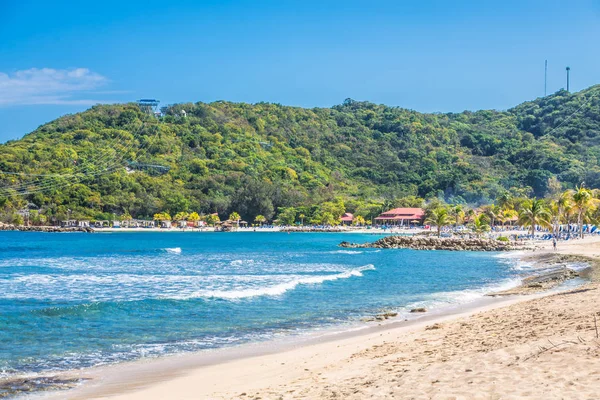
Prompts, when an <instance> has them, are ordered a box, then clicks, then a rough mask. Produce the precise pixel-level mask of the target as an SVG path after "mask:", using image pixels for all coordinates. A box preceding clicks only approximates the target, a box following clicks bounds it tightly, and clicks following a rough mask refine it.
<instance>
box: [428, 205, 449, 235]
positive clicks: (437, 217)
mask: <svg viewBox="0 0 600 400" xmlns="http://www.w3.org/2000/svg"><path fill="white" fill-rule="evenodd" d="M425 223H427V224H430V225H435V226H436V227H437V236H438V237H440V236H441V235H442V228H443V227H444V226H447V225H450V224H451V223H452V220H451V219H450V216H449V215H448V209H446V208H444V207H439V208H436V209H433V210H430V211H429V213H428V215H427V218H426V219H425Z"/></svg>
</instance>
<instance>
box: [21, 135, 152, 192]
mask: <svg viewBox="0 0 600 400" xmlns="http://www.w3.org/2000/svg"><path fill="white" fill-rule="evenodd" d="M157 134H158V132H157ZM157 134H155V136H154V137H156V136H157ZM148 143H149V142H147V143H146V144H145V145H143V146H142V147H140V150H142V149H144V148H145V147H146V146H147V144H148ZM131 147H133V146H132V145H130V146H129V148H128V150H129V149H130V148H131ZM140 155H141V154H140ZM122 166H123V165H122V164H120V163H118V162H117V163H113V165H107V166H106V167H105V169H104V170H100V171H96V172H93V173H89V174H83V175H82V176H81V175H76V176H75V178H76V179H75V181H73V182H47V183H45V184H43V185H40V186H38V187H35V186H34V188H33V189H27V188H25V189H27V190H26V191H22V192H20V191H17V193H16V194H19V195H27V194H33V193H38V192H42V191H48V190H54V189H58V188H62V187H65V186H69V185H71V184H75V183H78V182H80V181H81V180H82V179H84V178H86V177H96V176H101V175H106V174H108V173H111V172H113V171H114V170H115V169H118V168H120V167H122ZM70 176H71V175H70Z"/></svg>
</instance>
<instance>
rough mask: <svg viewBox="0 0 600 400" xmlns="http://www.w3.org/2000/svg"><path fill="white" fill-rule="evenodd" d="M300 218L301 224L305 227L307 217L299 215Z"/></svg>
mask: <svg viewBox="0 0 600 400" xmlns="http://www.w3.org/2000/svg"><path fill="white" fill-rule="evenodd" d="M298 218H300V224H301V225H302V226H304V218H306V215H304V214H302V213H300V215H298Z"/></svg>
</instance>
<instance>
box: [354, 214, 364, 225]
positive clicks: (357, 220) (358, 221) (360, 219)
mask: <svg viewBox="0 0 600 400" xmlns="http://www.w3.org/2000/svg"><path fill="white" fill-rule="evenodd" d="M364 224H365V219H364V218H363V217H362V216H360V215H357V216H356V217H354V219H353V220H352V225H355V226H363V225H364Z"/></svg>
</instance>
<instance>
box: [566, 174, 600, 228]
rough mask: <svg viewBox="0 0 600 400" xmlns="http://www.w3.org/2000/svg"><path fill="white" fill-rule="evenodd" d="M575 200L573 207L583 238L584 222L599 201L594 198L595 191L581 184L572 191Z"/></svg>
mask: <svg viewBox="0 0 600 400" xmlns="http://www.w3.org/2000/svg"><path fill="white" fill-rule="evenodd" d="M571 198H572V200H573V209H574V211H575V212H577V225H579V235H580V237H581V238H582V239H583V223H584V222H585V220H586V219H587V217H588V214H589V213H590V212H592V211H593V210H594V208H596V204H597V202H598V200H597V199H595V198H594V193H593V192H592V191H591V190H590V189H586V188H585V187H583V185H581V187H579V188H577V189H576V190H574V191H571Z"/></svg>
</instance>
